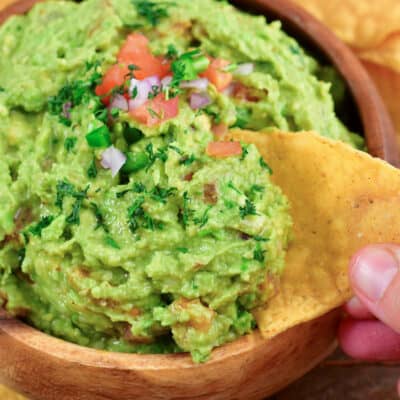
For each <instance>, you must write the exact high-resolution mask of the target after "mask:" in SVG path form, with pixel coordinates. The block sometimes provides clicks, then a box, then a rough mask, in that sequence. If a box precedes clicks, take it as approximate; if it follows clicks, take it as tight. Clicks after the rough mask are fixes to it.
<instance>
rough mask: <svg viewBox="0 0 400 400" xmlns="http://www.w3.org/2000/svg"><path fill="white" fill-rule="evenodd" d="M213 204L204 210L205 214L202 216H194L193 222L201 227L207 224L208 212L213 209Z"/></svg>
mask: <svg viewBox="0 0 400 400" xmlns="http://www.w3.org/2000/svg"><path fill="white" fill-rule="evenodd" d="M211 208H212V206H208V207H207V208H206V210H205V211H204V213H203V215H202V216H201V217H200V218H193V222H194V223H195V224H196V225H200V228H202V227H203V226H204V225H206V224H207V222H208V213H209V211H210V210H211Z"/></svg>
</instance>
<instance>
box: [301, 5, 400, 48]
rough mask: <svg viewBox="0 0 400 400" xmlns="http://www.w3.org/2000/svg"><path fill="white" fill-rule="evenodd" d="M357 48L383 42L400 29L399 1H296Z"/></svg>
mask: <svg viewBox="0 0 400 400" xmlns="http://www.w3.org/2000/svg"><path fill="white" fill-rule="evenodd" d="M295 2H297V3H298V4H299V5H300V6H302V7H304V8H305V9H307V10H308V11H309V12H310V13H311V14H313V15H314V16H315V17H316V18H318V19H319V20H321V21H322V22H323V23H324V24H326V25H327V26H329V27H330V28H331V29H332V30H333V31H334V32H335V33H336V34H337V35H338V36H339V37H340V38H341V39H342V40H344V41H345V42H347V43H348V44H350V45H351V46H352V47H354V48H357V49H368V48H371V47H375V46H378V45H379V44H381V43H382V42H383V41H384V40H385V39H386V38H387V37H388V36H389V35H391V34H392V33H394V32H396V31H400V2H399V1H398V0H380V1H373V0H329V1H323V0H295Z"/></svg>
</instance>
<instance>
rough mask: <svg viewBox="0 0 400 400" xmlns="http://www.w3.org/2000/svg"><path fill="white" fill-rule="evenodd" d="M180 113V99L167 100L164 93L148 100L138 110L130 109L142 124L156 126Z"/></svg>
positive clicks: (130, 112) (132, 114) (131, 113)
mask: <svg viewBox="0 0 400 400" xmlns="http://www.w3.org/2000/svg"><path fill="white" fill-rule="evenodd" d="M178 113H179V99H178V97H174V98H173V99H170V100H166V99H165V97H164V94H162V93H160V94H159V95H158V96H157V97H155V98H154V99H152V100H149V101H147V102H146V103H145V104H143V105H142V106H141V107H139V108H137V109H136V110H132V111H129V114H130V115H131V116H132V117H133V118H134V119H135V120H136V121H138V122H140V123H141V124H144V125H147V126H155V125H158V124H161V123H162V122H165V121H168V120H169V119H172V118H175V117H176V116H177V115H178Z"/></svg>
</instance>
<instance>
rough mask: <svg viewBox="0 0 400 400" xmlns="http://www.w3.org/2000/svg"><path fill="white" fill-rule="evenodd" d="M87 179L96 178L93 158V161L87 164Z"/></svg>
mask: <svg viewBox="0 0 400 400" xmlns="http://www.w3.org/2000/svg"><path fill="white" fill-rule="evenodd" d="M86 174H87V176H88V178H91V179H94V178H96V176H97V167H96V159H95V158H94V157H93V160H92V161H91V162H90V164H89V168H88V169H87V171H86Z"/></svg>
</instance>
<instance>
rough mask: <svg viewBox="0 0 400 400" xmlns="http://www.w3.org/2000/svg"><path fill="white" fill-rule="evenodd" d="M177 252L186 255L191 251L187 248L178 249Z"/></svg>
mask: <svg viewBox="0 0 400 400" xmlns="http://www.w3.org/2000/svg"><path fill="white" fill-rule="evenodd" d="M176 251H179V253H184V254H187V253H189V249H188V248H187V247H177V248H176Z"/></svg>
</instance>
